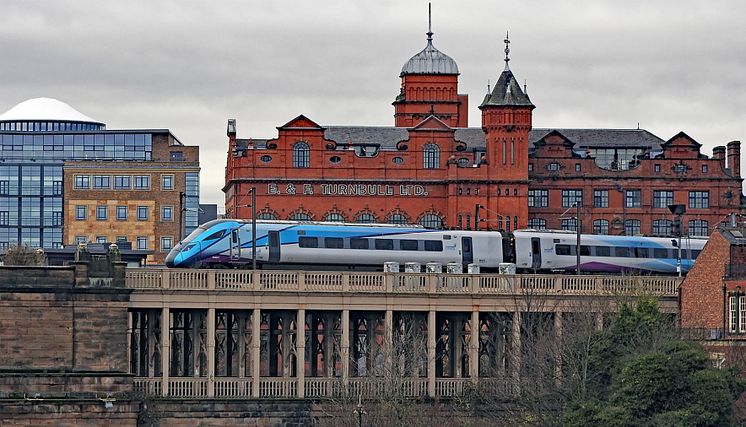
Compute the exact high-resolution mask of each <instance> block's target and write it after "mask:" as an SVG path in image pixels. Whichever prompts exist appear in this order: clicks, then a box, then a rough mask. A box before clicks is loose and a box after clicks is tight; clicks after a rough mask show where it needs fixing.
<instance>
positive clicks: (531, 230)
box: [514, 228, 708, 241]
mask: <svg viewBox="0 0 746 427" xmlns="http://www.w3.org/2000/svg"><path fill="white" fill-rule="evenodd" d="M522 232H525V233H534V234H548V235H567V236H573V237H574V236H576V235H577V234H578V233H577V232H576V231H570V230H537V229H534V228H523V229H520V230H515V231H514V233H522ZM582 235H584V236H589V235H590V236H596V237H603V238H612V239H614V238H620V239H625V238H626V239H628V238H630V237H638V238H647V239H673V238H676V236H646V235H641V234H636V235H634V236H621V235H614V234H588V233H582ZM681 238H682V239H686V240H702V241H707V239H708V237H707V236H681Z"/></svg>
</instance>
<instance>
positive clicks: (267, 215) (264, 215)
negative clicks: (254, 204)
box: [256, 212, 277, 220]
mask: <svg viewBox="0 0 746 427" xmlns="http://www.w3.org/2000/svg"><path fill="white" fill-rule="evenodd" d="M256 219H264V220H273V219H277V216H276V215H275V214H273V213H272V212H261V213H260V214H258V215H257V216H256Z"/></svg>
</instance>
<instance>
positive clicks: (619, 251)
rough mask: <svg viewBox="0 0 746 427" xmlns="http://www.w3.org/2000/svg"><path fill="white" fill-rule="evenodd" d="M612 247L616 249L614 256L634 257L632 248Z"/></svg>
mask: <svg viewBox="0 0 746 427" xmlns="http://www.w3.org/2000/svg"><path fill="white" fill-rule="evenodd" d="M612 249H614V255H612V256H615V257H619V258H630V257H632V251H631V250H630V249H631V248H620V247H615V248H612Z"/></svg>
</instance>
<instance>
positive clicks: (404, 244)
mask: <svg viewBox="0 0 746 427" xmlns="http://www.w3.org/2000/svg"><path fill="white" fill-rule="evenodd" d="M399 249H401V250H403V251H416V250H417V240H399Z"/></svg>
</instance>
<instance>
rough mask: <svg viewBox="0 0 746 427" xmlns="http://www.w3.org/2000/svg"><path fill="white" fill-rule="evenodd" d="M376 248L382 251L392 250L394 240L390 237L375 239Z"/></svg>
mask: <svg viewBox="0 0 746 427" xmlns="http://www.w3.org/2000/svg"><path fill="white" fill-rule="evenodd" d="M375 242H376V249H378V250H383V251H391V250H394V241H393V240H391V239H376V240H375Z"/></svg>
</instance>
